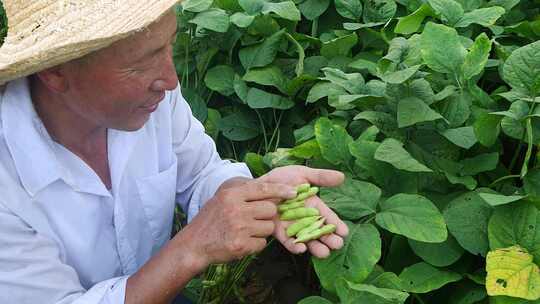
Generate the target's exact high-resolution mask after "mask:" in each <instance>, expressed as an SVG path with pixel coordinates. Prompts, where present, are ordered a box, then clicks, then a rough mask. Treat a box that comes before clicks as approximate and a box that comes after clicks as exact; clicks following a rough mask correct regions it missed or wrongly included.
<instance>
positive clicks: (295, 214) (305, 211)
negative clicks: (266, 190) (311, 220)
mask: <svg viewBox="0 0 540 304" xmlns="http://www.w3.org/2000/svg"><path fill="white" fill-rule="evenodd" d="M319 214H320V213H319V209H317V208H296V209H292V210H287V211H285V212H284V213H283V214H282V215H281V219H282V220H284V221H292V220H297V219H301V218H304V217H308V216H317V215H319Z"/></svg>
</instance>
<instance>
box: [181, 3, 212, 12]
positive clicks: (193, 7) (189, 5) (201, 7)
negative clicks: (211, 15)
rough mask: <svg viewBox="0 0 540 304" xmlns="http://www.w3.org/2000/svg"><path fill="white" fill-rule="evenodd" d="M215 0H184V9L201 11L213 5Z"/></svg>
mask: <svg viewBox="0 0 540 304" xmlns="http://www.w3.org/2000/svg"><path fill="white" fill-rule="evenodd" d="M212 3H214V0H185V1H182V9H183V10H185V11H188V12H194V13H200V12H202V11H205V10H207V9H209V8H210V6H212Z"/></svg>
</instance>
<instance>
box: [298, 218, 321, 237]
mask: <svg viewBox="0 0 540 304" xmlns="http://www.w3.org/2000/svg"><path fill="white" fill-rule="evenodd" d="M324 221H325V219H321V220H318V221H316V222H315V223H312V224H311V225H309V226H307V227H305V228H304V229H302V230H300V231H299V232H298V234H297V235H296V236H297V237H302V235H304V234H307V233H310V232H312V231H315V230H317V229H319V228H321V227H322V226H323V225H324Z"/></svg>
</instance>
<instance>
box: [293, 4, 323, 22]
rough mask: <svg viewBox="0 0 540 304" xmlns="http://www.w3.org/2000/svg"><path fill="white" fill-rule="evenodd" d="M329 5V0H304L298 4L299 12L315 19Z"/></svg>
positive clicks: (310, 18) (307, 17) (309, 18)
mask: <svg viewBox="0 0 540 304" xmlns="http://www.w3.org/2000/svg"><path fill="white" fill-rule="evenodd" d="M329 6H330V0H306V1H304V2H302V3H300V5H299V6H298V8H299V9H300V12H301V13H302V15H304V17H306V19H308V20H315V19H316V18H319V16H321V15H322V14H323V13H324V12H326V10H327V9H328V7H329Z"/></svg>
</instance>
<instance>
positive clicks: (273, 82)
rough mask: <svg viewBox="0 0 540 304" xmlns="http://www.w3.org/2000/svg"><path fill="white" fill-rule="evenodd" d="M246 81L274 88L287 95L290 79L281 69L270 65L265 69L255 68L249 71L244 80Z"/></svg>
mask: <svg viewBox="0 0 540 304" xmlns="http://www.w3.org/2000/svg"><path fill="white" fill-rule="evenodd" d="M242 79H243V80H244V81H248V82H255V83H257V84H260V85H266V86H274V87H276V88H277V89H278V90H279V91H280V92H282V93H286V86H287V81H288V79H287V78H286V77H285V75H284V74H283V72H282V71H281V69H280V68H278V67H277V66H275V65H270V66H267V67H263V68H254V69H251V70H249V71H248V72H247V73H246V75H244V77H243V78H242Z"/></svg>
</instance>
